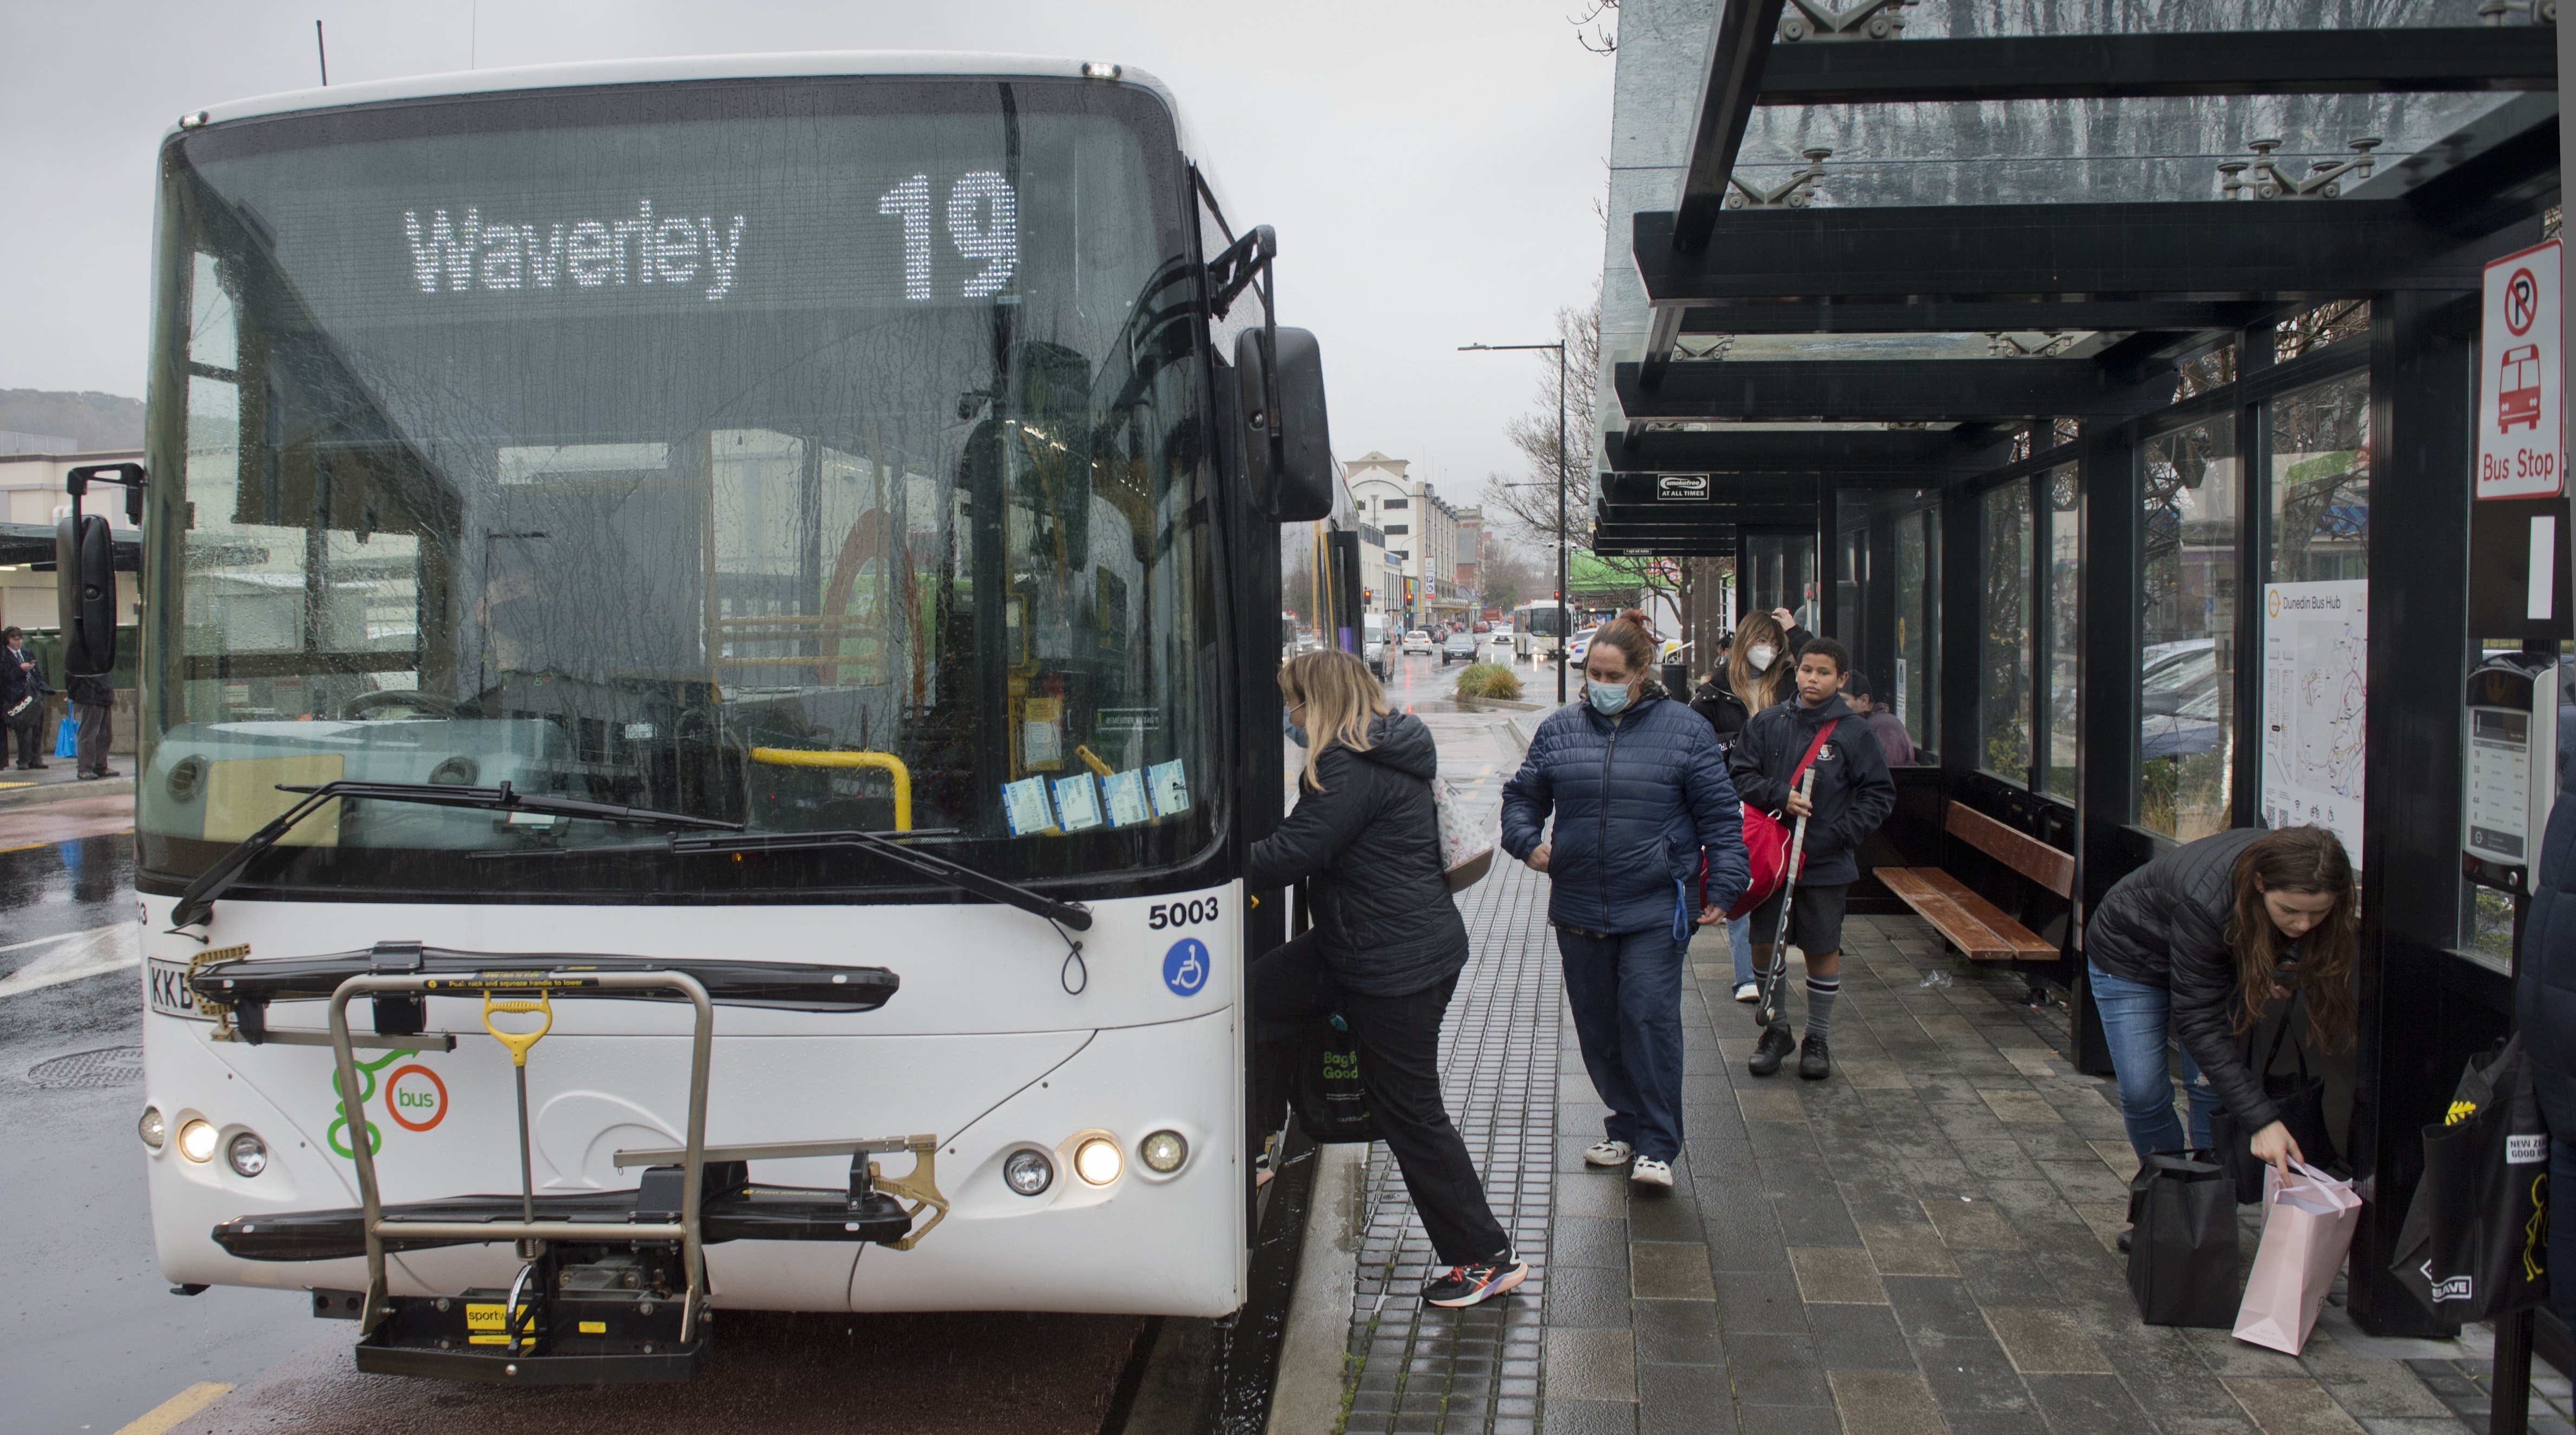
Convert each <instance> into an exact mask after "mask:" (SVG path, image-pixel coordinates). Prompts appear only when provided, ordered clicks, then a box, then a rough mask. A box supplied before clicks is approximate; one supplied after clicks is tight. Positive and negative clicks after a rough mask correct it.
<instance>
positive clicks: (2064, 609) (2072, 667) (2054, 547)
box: [2040, 464, 2084, 802]
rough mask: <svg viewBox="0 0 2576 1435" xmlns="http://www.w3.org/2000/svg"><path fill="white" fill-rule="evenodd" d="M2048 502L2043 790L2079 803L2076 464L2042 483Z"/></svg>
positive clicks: (2079, 497) (2080, 563) (2080, 551)
mask: <svg viewBox="0 0 2576 1435" xmlns="http://www.w3.org/2000/svg"><path fill="white" fill-rule="evenodd" d="M2040 492H2041V493H2042V494H2044V495H2045V496H2046V498H2047V507H2046V515H2047V519H2048V534H2047V538H2046V544H2047V552H2048V572H2047V577H2046V580H2045V581H2046V582H2047V584H2048V621H2047V623H2046V624H2045V625H2044V626H2043V627H2042V629H2041V632H2040V643H2041V654H2040V665H2041V667H2042V668H2043V669H2044V670H2045V671H2046V673H2047V676H2048V732H2047V735H2046V736H2047V743H2048V746H2047V761H2046V764H2045V772H2044V774H2043V777H2042V786H2041V790H2042V791H2045V792H2046V793H2048V795H2049V796H2051V797H2063V798H2065V799H2066V800H2067V801H2069V802H2073V801H2075V800H2076V788H2075V754H2076V747H2077V738H2076V732H2077V727H2076V699H2077V695H2078V682H2079V679H2080V674H2081V671H2082V669H2081V667H2080V666H2079V664H2078V661H2077V660H2078V657H2079V656H2080V654H2081V653H2082V651H2083V646H2084V633H2083V625H2082V612H2081V610H2080V609H2079V608H2078V607H2077V606H2076V598H2077V595H2078V593H2079V592H2081V590H2082V588H2083V577H2084V506H2083V491H2082V489H2081V488H2079V487H2078V485H2077V483H2076V480H2075V465H2073V464H2068V465H2066V466H2065V467H2064V468H2059V469H2054V470H2052V471H2050V472H2049V473H2048V474H2047V475H2046V476H2045V477H2043V478H2042V479H2041V480H2040Z"/></svg>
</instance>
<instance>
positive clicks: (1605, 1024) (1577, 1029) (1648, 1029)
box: [1556, 927, 1689, 1161]
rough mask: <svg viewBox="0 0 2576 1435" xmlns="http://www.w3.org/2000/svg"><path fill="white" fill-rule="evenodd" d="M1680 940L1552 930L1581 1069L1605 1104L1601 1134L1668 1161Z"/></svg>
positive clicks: (1678, 1036) (1677, 1065)
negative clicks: (1607, 1115) (1561, 962)
mask: <svg viewBox="0 0 2576 1435" xmlns="http://www.w3.org/2000/svg"><path fill="white" fill-rule="evenodd" d="M1688 946H1689V943H1688V942H1687V941H1681V942H1677V941H1674V940H1673V934H1672V933H1671V932H1670V931H1667V930H1664V929H1662V928H1657V929H1655V930H1652V931H1645V932H1619V933H1614V934H1612V935H1610V936H1606V937H1593V936H1586V935H1585V934H1583V933H1581V932H1575V931H1569V930H1567V929H1566V928H1563V927H1559V928H1557V929H1556V949H1557V951H1558V952H1559V953H1560V954H1561V955H1562V956H1563V957H1564V959H1565V1002H1566V1005H1567V1006H1569V1007H1572V1008H1573V1009H1574V1036H1575V1040H1576V1041H1577V1042H1579V1043H1581V1045H1582V1047H1583V1069H1584V1070H1585V1071H1586V1072H1588V1073H1590V1075H1591V1077H1592V1089H1593V1090H1595V1091H1597V1092H1599V1093H1601V1101H1602V1104H1604V1105H1606V1106H1608V1107H1609V1108H1610V1119H1609V1120H1608V1121H1606V1122H1603V1123H1602V1130H1603V1133H1604V1134H1605V1135H1607V1136H1608V1137H1609V1138H1610V1139H1611V1140H1613V1141H1625V1142H1627V1143H1628V1144H1629V1145H1630V1146H1632V1147H1635V1148H1636V1151H1637V1154H1638V1155H1640V1156H1643V1157H1646V1158H1648V1159H1649V1160H1655V1161H1670V1160H1672V1159H1673V1158H1675V1157H1677V1156H1679V1155H1681V1151H1682V960H1683V958H1682V954H1683V952H1684V951H1686V950H1687V949H1688Z"/></svg>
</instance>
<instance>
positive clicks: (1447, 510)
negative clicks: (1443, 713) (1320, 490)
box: [1345, 449, 1482, 627]
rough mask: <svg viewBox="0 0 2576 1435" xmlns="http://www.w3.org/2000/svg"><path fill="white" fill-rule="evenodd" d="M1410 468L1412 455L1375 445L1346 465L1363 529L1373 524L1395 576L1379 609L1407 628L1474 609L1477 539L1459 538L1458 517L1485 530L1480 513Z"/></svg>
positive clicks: (1389, 570)
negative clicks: (1463, 575)
mask: <svg viewBox="0 0 2576 1435" xmlns="http://www.w3.org/2000/svg"><path fill="white" fill-rule="evenodd" d="M1411 466H1412V462H1411V460H1409V459H1401V458H1389V457H1387V456H1386V455H1385V454H1382V453H1379V452H1377V451H1376V450H1374V449H1372V450H1370V451H1369V452H1367V453H1364V454H1362V455H1360V456H1359V457H1358V458H1355V459H1352V460H1350V461H1349V462H1348V463H1347V464H1346V465H1345V472H1346V474H1347V479H1348V483H1349V486H1350V493H1351V503H1352V505H1353V506H1354V507H1356V508H1357V509H1358V510H1359V517H1360V523H1361V525H1362V526H1363V532H1365V530H1366V529H1368V528H1374V529H1376V530H1377V531H1378V533H1379V535H1380V538H1381V541H1382V542H1383V543H1384V545H1385V553H1386V569H1385V571H1386V572H1387V573H1388V575H1389V577H1390V579H1391V580H1392V581H1391V582H1390V583H1389V585H1388V587H1389V591H1388V592H1386V593H1383V594H1381V595H1380V600H1381V601H1380V602H1379V604H1378V607H1379V611H1383V612H1385V613H1387V614H1389V615H1391V616H1393V617H1394V618H1395V619H1396V621H1398V622H1401V623H1403V624H1404V625H1405V626H1407V627H1419V626H1422V625H1423V624H1426V623H1431V622H1435V621H1436V622H1444V623H1453V624H1454V623H1457V622H1461V621H1464V620H1465V619H1467V618H1468V617H1470V616H1471V615H1472V614H1473V612H1474V609H1475V602H1476V590H1475V586H1474V583H1473V579H1472V574H1473V570H1474V567H1475V561H1476V556H1475V555H1476V550H1475V548H1474V547H1473V542H1474V540H1473V539H1472V538H1469V539H1465V540H1462V538H1461V536H1460V535H1461V532H1462V523H1461V520H1462V518H1465V519H1466V520H1467V521H1468V522H1470V523H1473V524H1476V525H1479V529H1478V531H1481V527H1480V525H1481V523H1482V514H1481V511H1480V510H1476V509H1464V510H1462V509H1459V508H1457V507H1454V506H1452V505H1451V504H1450V503H1449V502H1447V501H1446V500H1444V499H1442V498H1441V497H1440V495H1439V494H1438V493H1436V492H1434V491H1433V490H1432V487H1431V485H1430V484H1429V483H1428V482H1426V481H1424V480H1422V479H1417V478H1414V477H1412V476H1411V475H1410V474H1409V473H1408V472H1407V470H1408V469H1409V468H1410V467H1411ZM1462 542H1463V544H1464V545H1465V546H1462ZM1363 543H1365V538H1364V539H1363ZM1462 561H1464V563H1465V564H1466V565H1467V571H1468V573H1469V575H1470V577H1469V581H1468V582H1465V583H1462V582H1460V568H1459V565H1460V563H1461V562H1462Z"/></svg>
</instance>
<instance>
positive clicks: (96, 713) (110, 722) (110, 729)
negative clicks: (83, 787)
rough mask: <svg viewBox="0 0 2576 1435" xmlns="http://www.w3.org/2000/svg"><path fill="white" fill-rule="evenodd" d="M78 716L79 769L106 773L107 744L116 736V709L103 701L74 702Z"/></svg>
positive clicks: (73, 709) (74, 710)
mask: <svg viewBox="0 0 2576 1435" xmlns="http://www.w3.org/2000/svg"><path fill="white" fill-rule="evenodd" d="M72 711H73V712H74V713H75V714H77V715H79V717H80V738H79V742H80V757H79V759H78V761H79V763H80V770H81V771H83V772H90V773H96V774H98V775H99V776H101V777H105V776H106V775H107V745H108V744H109V743H110V742H113V741H114V740H115V738H116V719H115V715H116V709H114V708H112V707H109V706H107V705H106V704H104V703H75V704H73V705H72Z"/></svg>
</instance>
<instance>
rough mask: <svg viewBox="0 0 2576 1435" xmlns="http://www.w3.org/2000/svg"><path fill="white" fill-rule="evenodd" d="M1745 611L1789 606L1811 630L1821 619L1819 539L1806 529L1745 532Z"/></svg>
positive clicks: (1810, 630) (1800, 625)
mask: <svg viewBox="0 0 2576 1435" xmlns="http://www.w3.org/2000/svg"><path fill="white" fill-rule="evenodd" d="M1744 579H1745V585H1746V599H1747V601H1746V603H1745V611H1746V612H1748V613H1768V612H1770V611H1771V610H1772V609H1774V608H1786V609H1788V610H1789V611H1790V613H1791V614H1792V615H1793V616H1795V617H1796V618H1797V620H1798V626H1799V627H1802V628H1804V629H1806V630H1807V631H1809V632H1811V633H1812V632H1814V631H1815V630H1816V624H1817V623H1818V622H1819V621H1820V618H1819V615H1818V614H1817V611H1816V607H1817V604H1816V540H1815V538H1814V536H1813V535H1811V534H1806V533H1748V534H1746V535H1745V536H1744Z"/></svg>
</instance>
